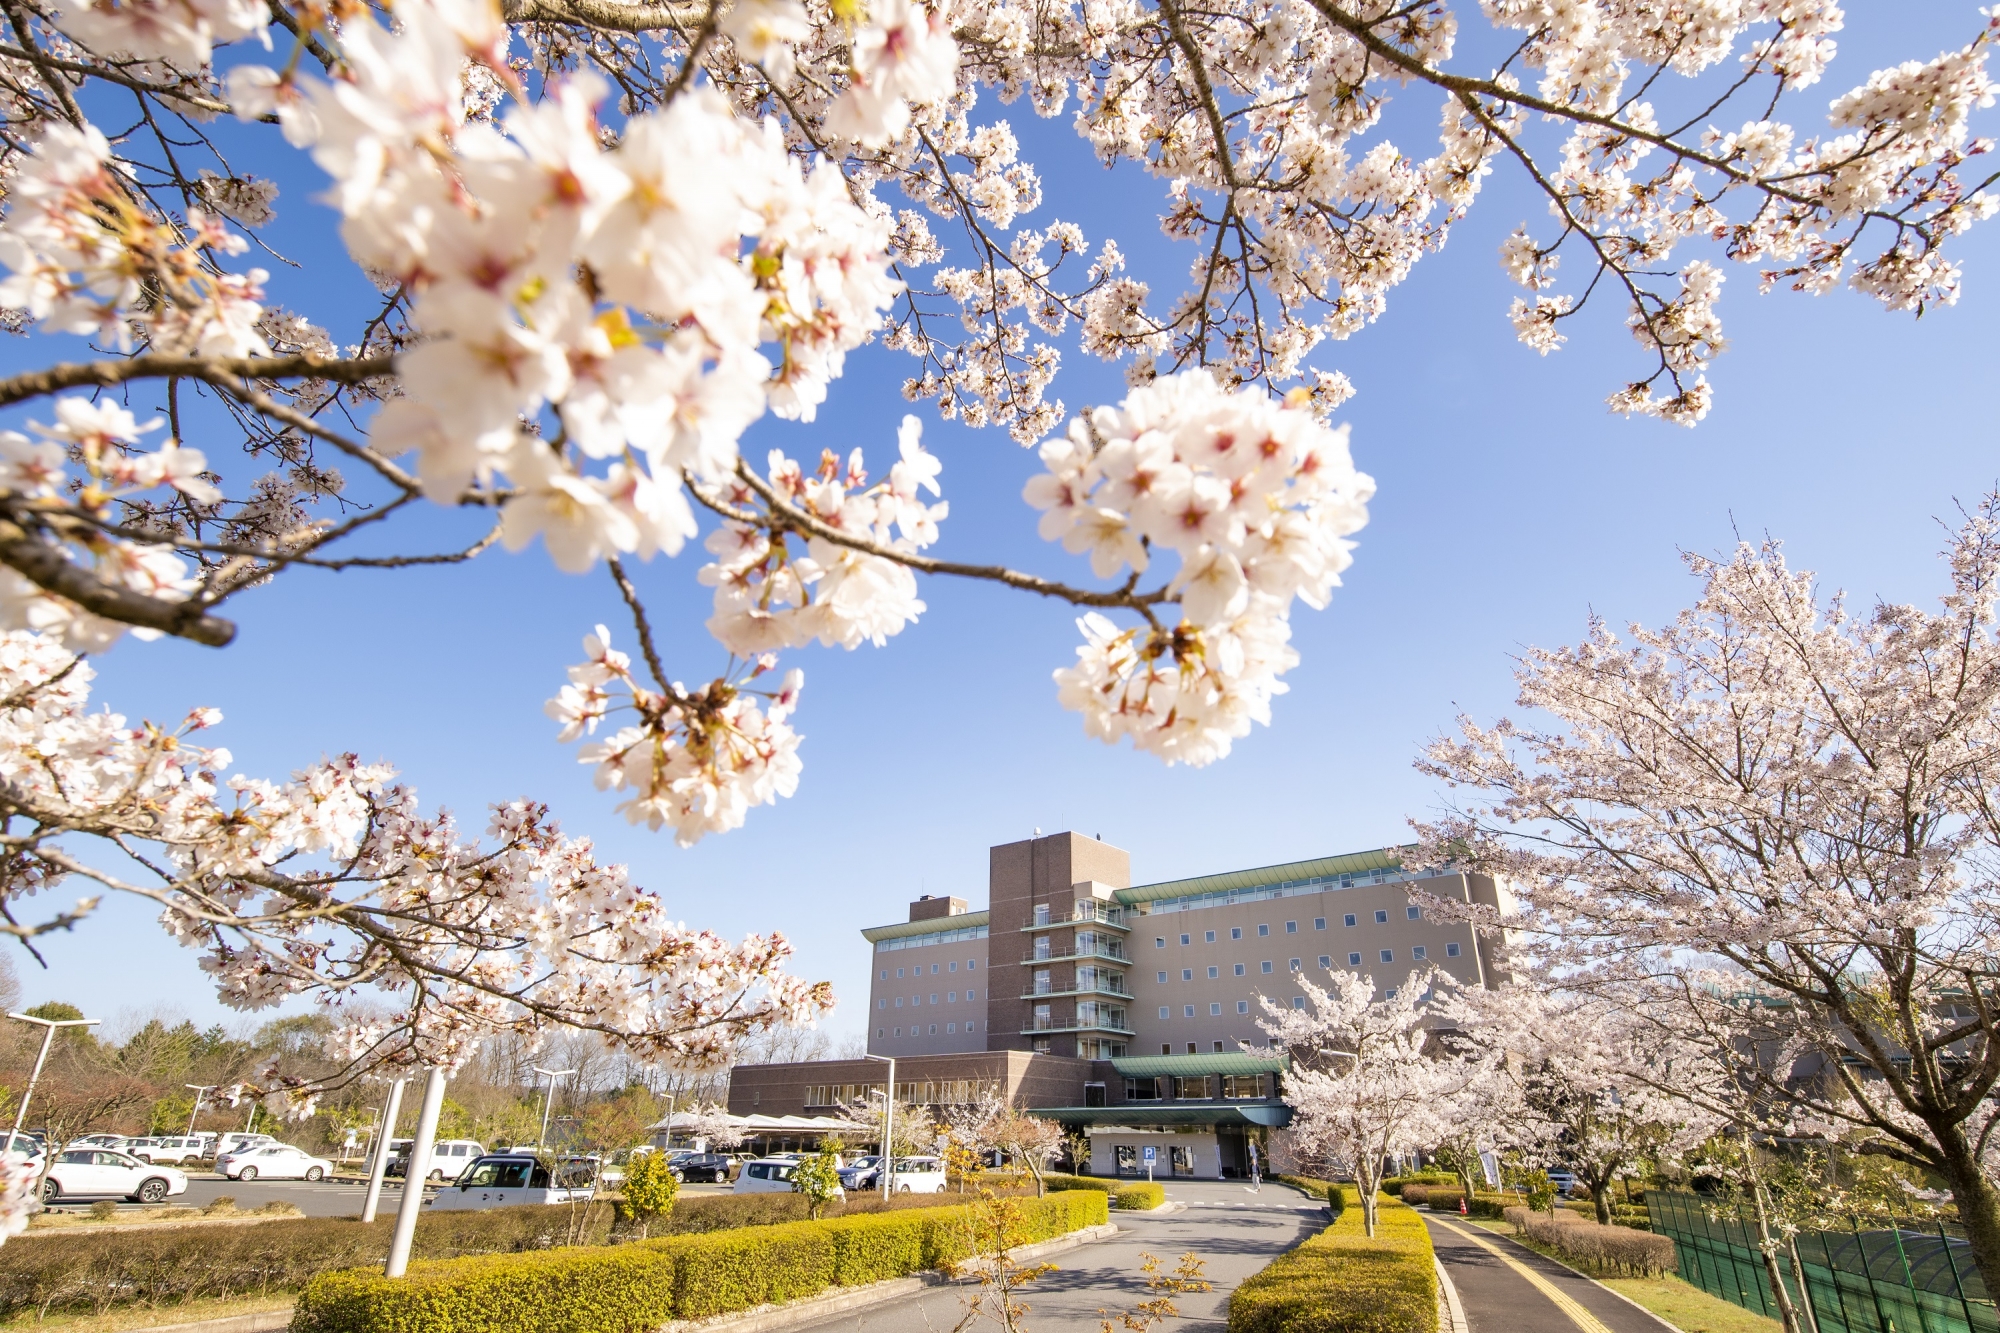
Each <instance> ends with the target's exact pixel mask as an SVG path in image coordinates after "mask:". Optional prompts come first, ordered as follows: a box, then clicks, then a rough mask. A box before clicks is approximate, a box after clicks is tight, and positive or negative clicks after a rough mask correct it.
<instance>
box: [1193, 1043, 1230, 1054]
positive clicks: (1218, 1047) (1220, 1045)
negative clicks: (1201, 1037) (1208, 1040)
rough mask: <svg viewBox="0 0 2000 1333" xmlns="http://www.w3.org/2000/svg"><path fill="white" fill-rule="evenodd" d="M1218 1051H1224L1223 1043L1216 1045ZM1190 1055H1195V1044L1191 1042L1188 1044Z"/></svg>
mask: <svg viewBox="0 0 2000 1333" xmlns="http://www.w3.org/2000/svg"><path fill="white" fill-rule="evenodd" d="M1216 1049H1217V1050H1221V1049H1222V1043H1221V1042H1217V1043H1216ZM1188 1054H1189V1055H1193V1054H1194V1043H1193V1042H1189V1043H1188Z"/></svg>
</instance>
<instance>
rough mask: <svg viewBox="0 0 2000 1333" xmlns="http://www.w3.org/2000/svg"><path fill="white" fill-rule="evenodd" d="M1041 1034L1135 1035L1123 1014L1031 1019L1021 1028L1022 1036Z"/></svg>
mask: <svg viewBox="0 0 2000 1333" xmlns="http://www.w3.org/2000/svg"><path fill="white" fill-rule="evenodd" d="M1040 1032H1118V1033H1122V1034H1124V1035H1125V1036H1128V1037H1129V1036H1131V1035H1133V1033H1132V1029H1131V1028H1128V1027H1126V1026H1125V1016H1124V1015H1123V1014H1111V1015H1106V1014H1098V1015H1096V1016H1095V1017H1092V1016H1089V1015H1082V1016H1079V1017H1076V1018H1031V1019H1029V1020H1028V1022H1027V1023H1025V1024H1023V1025H1022V1027H1021V1035H1022V1036H1024V1037H1025V1036H1028V1035H1030V1034H1033V1033H1040Z"/></svg>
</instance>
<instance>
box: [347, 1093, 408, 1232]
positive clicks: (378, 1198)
mask: <svg viewBox="0 0 2000 1333" xmlns="http://www.w3.org/2000/svg"><path fill="white" fill-rule="evenodd" d="M408 1083H409V1080H408V1079H406V1078H399V1079H397V1080H396V1081H395V1082H394V1083H391V1084H390V1085H389V1104H388V1105H387V1106H386V1107H384V1108H382V1132H381V1134H380V1135H379V1136H378V1137H377V1141H376V1143H375V1155H374V1157H372V1158H370V1159H369V1162H368V1193H367V1194H366V1195H365V1196H364V1197H363V1199H362V1201H361V1220H362V1221H364V1222H373V1221H374V1220H375V1209H376V1207H377V1206H378V1205H380V1204H381V1202H382V1177H383V1174H384V1173H385V1172H387V1171H388V1169H389V1140H390V1139H392V1138H394V1137H395V1134H396V1117H397V1116H399V1115H401V1114H402V1113H403V1088H404V1086H405V1085H406V1084H408ZM411 1146H412V1147H414V1146H415V1145H414V1144H412V1145H411ZM403 1188H404V1189H405V1190H407V1189H409V1188H410V1178H409V1177H408V1176H407V1175H406V1176H404V1177H403ZM420 1188H421V1187H420Z"/></svg>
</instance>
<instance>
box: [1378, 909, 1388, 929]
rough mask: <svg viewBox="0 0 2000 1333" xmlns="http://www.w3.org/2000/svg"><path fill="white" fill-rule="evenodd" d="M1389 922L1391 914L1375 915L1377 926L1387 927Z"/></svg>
mask: <svg viewBox="0 0 2000 1333" xmlns="http://www.w3.org/2000/svg"><path fill="white" fill-rule="evenodd" d="M1388 920H1389V914H1388V913H1387V912H1377V913H1375V924H1376V925H1378V926H1380V925H1386V924H1387V923H1388Z"/></svg>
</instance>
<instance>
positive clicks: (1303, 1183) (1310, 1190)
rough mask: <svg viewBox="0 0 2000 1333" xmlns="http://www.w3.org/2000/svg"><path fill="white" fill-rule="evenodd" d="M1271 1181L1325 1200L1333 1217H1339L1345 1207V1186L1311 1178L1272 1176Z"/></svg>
mask: <svg viewBox="0 0 2000 1333" xmlns="http://www.w3.org/2000/svg"><path fill="white" fill-rule="evenodd" d="M1271 1179H1273V1180H1275V1181H1278V1182H1279V1183H1281V1184H1285V1185H1290V1186H1291V1187H1292V1188H1293V1189H1295V1190H1303V1191H1305V1193H1307V1194H1309V1195H1311V1196H1312V1197H1313V1198H1315V1199H1324V1200H1326V1206H1327V1207H1328V1208H1329V1209H1331V1210H1332V1211H1333V1215H1334V1216H1335V1217H1339V1216H1340V1213H1341V1210H1342V1209H1344V1208H1346V1207H1347V1186H1345V1185H1341V1184H1338V1183H1336V1182H1334V1181H1331V1180H1315V1179H1314V1178H1313V1177H1311V1176H1287V1175H1274V1176H1272V1177H1271Z"/></svg>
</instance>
